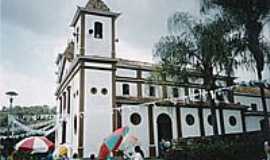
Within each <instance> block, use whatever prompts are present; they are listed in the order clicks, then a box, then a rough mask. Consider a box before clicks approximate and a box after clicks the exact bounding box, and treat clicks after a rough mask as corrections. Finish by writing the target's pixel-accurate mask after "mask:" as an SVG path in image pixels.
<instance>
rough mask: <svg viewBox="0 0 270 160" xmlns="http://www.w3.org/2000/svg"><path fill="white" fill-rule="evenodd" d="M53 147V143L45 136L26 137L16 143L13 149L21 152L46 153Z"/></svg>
mask: <svg viewBox="0 0 270 160" xmlns="http://www.w3.org/2000/svg"><path fill="white" fill-rule="evenodd" d="M53 148H54V144H53V143H52V142H51V141H50V140H48V139H47V138H46V137H38V136H34V137H28V138H25V139H23V140H21V141H20V142H19V143H17V144H16V146H15V149H16V150H17V151H21V152H29V153H33V154H34V153H46V152H48V151H50V150H52V149H53Z"/></svg>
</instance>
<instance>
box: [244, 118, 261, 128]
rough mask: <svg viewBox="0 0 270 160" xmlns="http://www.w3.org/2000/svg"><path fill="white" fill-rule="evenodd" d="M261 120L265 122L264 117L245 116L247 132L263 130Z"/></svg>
mask: <svg viewBox="0 0 270 160" xmlns="http://www.w3.org/2000/svg"><path fill="white" fill-rule="evenodd" d="M261 120H263V116H245V121H246V127H247V131H248V132H249V131H259V130H261V125H260V121H261Z"/></svg>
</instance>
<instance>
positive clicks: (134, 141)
mask: <svg viewBox="0 0 270 160" xmlns="http://www.w3.org/2000/svg"><path fill="white" fill-rule="evenodd" d="M136 145H139V139H138V138H137V137H135V136H134V135H128V136H126V137H125V138H124V139H123V140H122V142H121V144H120V147H119V148H120V150H129V149H131V148H134V147H135V146H136Z"/></svg>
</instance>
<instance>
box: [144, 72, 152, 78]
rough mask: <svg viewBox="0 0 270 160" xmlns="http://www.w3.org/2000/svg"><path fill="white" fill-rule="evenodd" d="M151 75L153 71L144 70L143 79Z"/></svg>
mask: <svg viewBox="0 0 270 160" xmlns="http://www.w3.org/2000/svg"><path fill="white" fill-rule="evenodd" d="M150 76H151V72H149V71H143V72H142V78H143V79H148V78H149V77H150Z"/></svg>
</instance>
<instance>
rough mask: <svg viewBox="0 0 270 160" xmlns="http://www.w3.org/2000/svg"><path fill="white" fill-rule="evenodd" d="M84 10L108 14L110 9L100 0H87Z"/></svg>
mask: <svg viewBox="0 0 270 160" xmlns="http://www.w3.org/2000/svg"><path fill="white" fill-rule="evenodd" d="M85 8H86V9H89V10H93V9H95V10H99V11H105V12H109V11H110V8H109V7H108V6H107V5H106V4H105V3H104V2H103V1H102V0H89V1H88V2H87V4H86V5H85Z"/></svg>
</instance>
